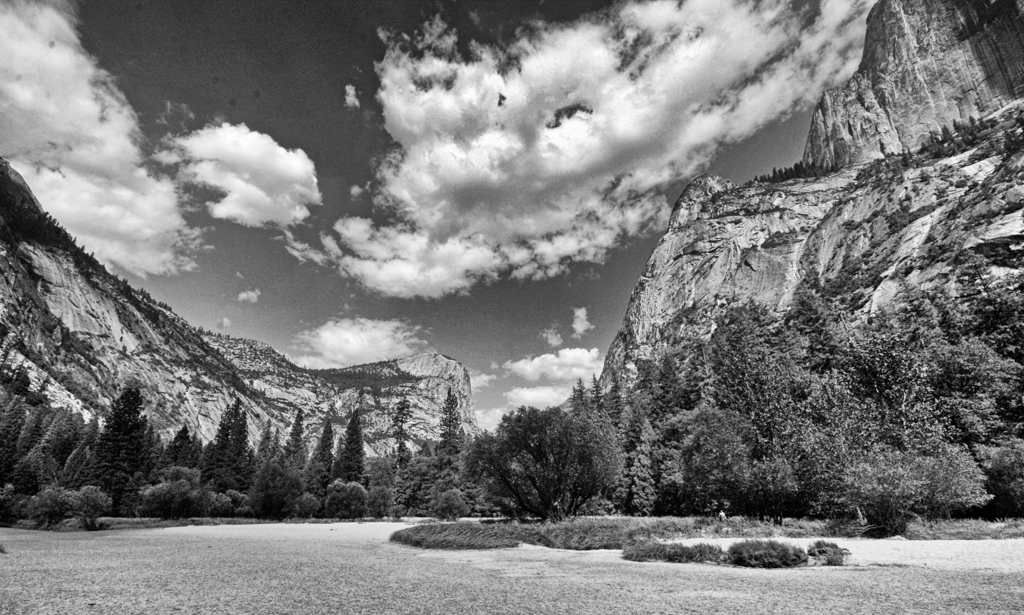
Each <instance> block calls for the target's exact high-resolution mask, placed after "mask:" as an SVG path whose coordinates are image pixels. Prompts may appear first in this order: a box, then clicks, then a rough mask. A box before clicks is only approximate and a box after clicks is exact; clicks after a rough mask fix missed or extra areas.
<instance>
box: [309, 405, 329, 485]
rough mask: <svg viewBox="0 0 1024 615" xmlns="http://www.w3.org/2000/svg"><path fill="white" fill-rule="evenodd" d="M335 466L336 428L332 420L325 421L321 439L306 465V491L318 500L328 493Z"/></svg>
mask: <svg viewBox="0 0 1024 615" xmlns="http://www.w3.org/2000/svg"><path fill="white" fill-rule="evenodd" d="M333 466H334V428H333V427H331V421H330V419H324V428H323V431H322V432H320V439H319V440H318V441H317V443H316V448H315V449H313V454H312V455H311V456H310V457H309V462H308V463H307V464H306V475H305V483H306V491H308V492H309V493H312V494H313V495H315V496H316V497H318V498H322V497H324V495H325V494H326V493H327V485H328V484H330V482H331V471H332V469H333Z"/></svg>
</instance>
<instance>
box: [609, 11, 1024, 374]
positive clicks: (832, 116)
mask: <svg viewBox="0 0 1024 615" xmlns="http://www.w3.org/2000/svg"><path fill="white" fill-rule="evenodd" d="M866 41H867V42H866V45H865V50H864V56H863V60H862V62H861V65H860V68H859V70H858V71H857V73H856V74H855V75H854V77H853V78H852V79H851V80H850V82H849V83H848V84H847V85H846V86H844V87H840V88H837V89H835V90H832V91H829V92H826V93H825V94H824V95H823V97H822V100H821V103H820V105H819V106H818V109H817V111H816V112H815V114H814V116H813V119H812V126H811V129H810V134H809V137H808V144H807V148H806V154H805V157H804V161H802V162H801V164H800V165H798V166H797V167H795V168H794V170H791V171H794V172H793V173H789V175H800V174H801V173H800V172H796V171H802V174H803V175H807V176H811V175H819V174H821V172H822V170H823V169H829V168H835V167H836V166H838V167H839V170H838V171H836V172H833V173H828V174H822V175H821V176H820V177H804V178H796V179H791V180H789V181H783V182H779V183H772V182H766V181H758V182H750V183H748V184H746V185H743V186H736V185H734V184H733V183H731V182H729V181H728V180H725V179H722V178H719V177H712V176H703V177H699V178H697V179H696V180H694V181H693V182H692V183H691V184H690V185H689V186H688V187H687V188H686V190H685V191H684V192H683V194H682V195H681V196H680V197H679V199H678V201H677V202H676V203H675V207H674V209H673V212H672V216H671V220H670V224H669V227H668V230H667V231H666V233H665V235H664V236H663V237H662V239H661V240H660V242H659V243H658V245H657V246H656V247H655V249H654V252H653V254H652V255H651V258H650V260H649V261H648V263H647V266H646V268H645V270H644V272H643V275H642V276H641V278H640V280H639V282H638V283H637V286H636V287H635V289H634V290H633V293H632V295H631V297H630V301H629V305H628V307H627V310H626V315H625V318H624V320H623V324H622V326H621V328H620V330H619V332H618V334H617V335H616V337H615V339H614V340H613V342H612V344H611V347H610V348H609V351H608V354H607V356H606V359H605V365H604V370H603V374H602V383H603V384H605V385H608V384H610V382H611V381H612V379H615V378H620V379H622V380H624V381H625V382H626V383H630V382H632V381H633V380H634V379H635V377H636V374H637V368H638V363H639V362H641V361H643V360H649V359H655V358H657V357H658V356H660V355H661V354H662V353H664V352H666V351H669V350H671V349H673V348H676V347H678V346H679V345H680V344H681V343H682V342H684V341H686V340H687V339H690V338H692V337H694V336H702V335H706V334H707V333H708V332H709V331H710V330H711V327H712V321H713V318H714V316H715V315H716V314H718V313H719V311H720V309H721V308H722V307H723V306H724V305H726V304H727V303H729V302H735V301H745V300H748V299H750V300H755V301H757V302H760V303H763V304H765V305H768V306H771V307H772V308H773V309H775V310H776V311H778V312H784V311H785V310H786V309H787V308H788V307H789V304H790V301H791V300H792V297H793V294H794V292H795V291H796V289H797V288H798V286H799V285H801V284H805V283H810V282H812V281H814V282H817V283H820V284H821V285H822V289H823V293H824V294H825V295H826V296H827V297H829V298H832V299H834V300H836V301H837V302H839V303H840V304H841V305H843V306H844V307H845V308H847V309H848V310H849V311H850V312H852V313H859V314H865V313H870V312H871V311H873V310H876V309H878V308H880V307H882V306H885V305H886V304H888V303H889V302H890V301H891V300H892V298H893V297H894V295H895V294H896V293H897V292H898V291H899V290H900V288H901V287H905V286H908V287H927V286H929V285H936V284H951V283H953V282H952V281H953V278H954V274H955V272H956V270H957V267H958V266H959V265H960V264H961V263H963V262H964V261H965V260H966V259H965V256H967V255H969V254H978V255H982V256H984V257H985V258H986V259H987V260H988V263H989V266H990V268H991V270H992V271H994V272H996V273H999V272H1006V271H1009V270H1011V269H1019V268H1020V266H1021V265H1020V259H1019V258H1018V254H1020V251H1021V250H1022V249H1024V218H1022V213H1024V189H1022V188H1021V187H1019V185H1018V184H1019V183H1020V179H1021V173H1022V169H1024V153H1022V152H1021V143H1022V141H1024V135H1022V131H1021V128H1022V127H1024V107H1022V105H1021V101H1020V97H1021V95H1022V93H1024V71H1022V66H1024V21H1022V16H1021V8H1020V5H1019V4H1018V3H1016V2H1006V1H996V2H985V1H976V2H967V1H966V0H881V1H880V2H879V3H878V4H877V5H876V6H875V7H874V8H873V9H872V11H871V13H870V15H869V17H868V30H867V38H866ZM886 156H888V157H886Z"/></svg>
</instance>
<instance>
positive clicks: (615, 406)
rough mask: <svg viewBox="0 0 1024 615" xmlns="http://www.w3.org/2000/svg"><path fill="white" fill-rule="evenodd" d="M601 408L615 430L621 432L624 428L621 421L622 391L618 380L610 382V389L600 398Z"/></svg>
mask: <svg viewBox="0 0 1024 615" xmlns="http://www.w3.org/2000/svg"><path fill="white" fill-rule="evenodd" d="M601 408H602V410H603V411H604V415H605V416H607V417H608V419H609V420H610V421H611V422H612V424H613V425H614V426H615V428H616V429H618V430H619V431H622V430H623V429H624V428H625V425H624V424H623V420H622V389H620V388H619V379H618V378H615V379H613V380H612V386H611V388H609V389H608V392H607V393H605V394H604V396H603V397H602V398H601Z"/></svg>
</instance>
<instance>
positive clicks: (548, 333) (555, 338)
mask: <svg viewBox="0 0 1024 615" xmlns="http://www.w3.org/2000/svg"><path fill="white" fill-rule="evenodd" d="M540 337H541V339H542V340H544V341H545V342H547V344H548V346H551V347H555V346H561V345H562V334H561V333H559V332H558V326H557V325H551V326H550V327H548V328H547V329H544V330H543V331H541V332H540Z"/></svg>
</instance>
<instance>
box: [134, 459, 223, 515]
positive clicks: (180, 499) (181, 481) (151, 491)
mask: <svg viewBox="0 0 1024 615" xmlns="http://www.w3.org/2000/svg"><path fill="white" fill-rule="evenodd" d="M161 474H162V475H161V481H162V482H161V483H160V484H157V485H152V486H150V487H146V488H144V489H142V490H141V491H140V492H139V499H140V501H141V508H142V512H143V514H145V515H148V516H152V517H160V518H161V519H186V518H188V517H201V516H203V515H205V514H206V507H207V502H208V493H207V491H206V490H205V489H203V488H202V487H201V486H200V485H199V470H196V469H194V468H183V467H179V466H172V467H170V468H167V469H166V470H164V471H163V472H162V473H161Z"/></svg>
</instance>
